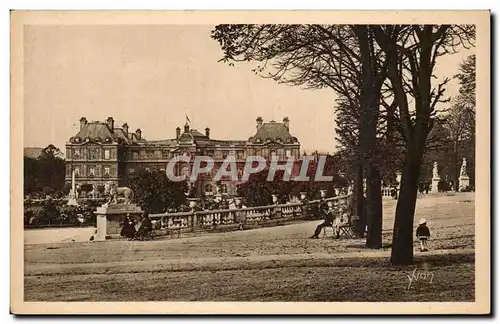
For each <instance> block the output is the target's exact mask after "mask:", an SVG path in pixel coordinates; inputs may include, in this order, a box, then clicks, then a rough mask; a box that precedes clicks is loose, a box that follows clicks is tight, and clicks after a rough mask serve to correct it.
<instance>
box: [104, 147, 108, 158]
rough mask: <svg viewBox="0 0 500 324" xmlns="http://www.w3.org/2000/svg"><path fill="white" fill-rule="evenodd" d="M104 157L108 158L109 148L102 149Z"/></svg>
mask: <svg viewBox="0 0 500 324" xmlns="http://www.w3.org/2000/svg"><path fill="white" fill-rule="evenodd" d="M104 159H105V160H109V149H105V150H104Z"/></svg>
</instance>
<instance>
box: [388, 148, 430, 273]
mask: <svg viewBox="0 0 500 324" xmlns="http://www.w3.org/2000/svg"><path fill="white" fill-rule="evenodd" d="M411 146H413V147H411ZM422 148H423V146H422V145H419V144H412V143H409V145H408V146H407V154H406V156H405V160H404V166H403V174H402V177H401V188H400V192H399V199H398V203H397V206H396V216H395V220H394V231H393V238H392V251H391V263H392V264H394V265H409V264H412V263H413V217H414V214H415V206H416V202H417V191H418V179H419V177H420V166H421V164H422V157H423V150H422Z"/></svg>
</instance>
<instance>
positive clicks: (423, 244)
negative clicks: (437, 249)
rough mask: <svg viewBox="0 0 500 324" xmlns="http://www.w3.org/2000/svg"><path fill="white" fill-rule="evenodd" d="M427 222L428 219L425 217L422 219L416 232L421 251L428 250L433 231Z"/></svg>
mask: <svg viewBox="0 0 500 324" xmlns="http://www.w3.org/2000/svg"><path fill="white" fill-rule="evenodd" d="M426 223H427V221H426V220H425V219H424V218H422V219H420V221H419V222H418V227H417V232H416V235H417V238H418V240H419V241H420V251H422V252H424V251H427V240H428V239H429V237H430V236H431V232H430V230H429V228H428V227H427V224H426Z"/></svg>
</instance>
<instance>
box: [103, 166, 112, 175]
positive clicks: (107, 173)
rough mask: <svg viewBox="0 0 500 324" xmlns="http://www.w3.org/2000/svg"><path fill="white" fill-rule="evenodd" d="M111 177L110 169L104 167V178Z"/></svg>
mask: <svg viewBox="0 0 500 324" xmlns="http://www.w3.org/2000/svg"><path fill="white" fill-rule="evenodd" d="M110 175H111V168H110V167H109V166H105V167H104V176H106V177H109V176H110Z"/></svg>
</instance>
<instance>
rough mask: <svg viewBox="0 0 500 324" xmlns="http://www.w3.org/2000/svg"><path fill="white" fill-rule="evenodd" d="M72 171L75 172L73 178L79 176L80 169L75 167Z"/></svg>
mask: <svg viewBox="0 0 500 324" xmlns="http://www.w3.org/2000/svg"><path fill="white" fill-rule="evenodd" d="M73 170H75V177H79V176H80V167H75V168H74V169H73Z"/></svg>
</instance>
